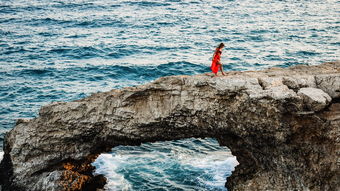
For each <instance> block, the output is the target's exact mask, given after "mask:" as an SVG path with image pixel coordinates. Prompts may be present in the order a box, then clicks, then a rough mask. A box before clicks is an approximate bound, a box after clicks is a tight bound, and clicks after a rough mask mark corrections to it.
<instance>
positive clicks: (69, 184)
mask: <svg viewBox="0 0 340 191" xmlns="http://www.w3.org/2000/svg"><path fill="white" fill-rule="evenodd" d="M339 131H340V62H333V63H325V64H321V65H318V66H294V67H290V68H286V69H282V68H271V69H268V70H264V71H248V72H229V73H227V76H223V77H222V76H220V77H214V78H212V77H210V76H208V75H206V74H202V75H196V76H170V77H163V78H160V79H158V80H156V81H154V82H152V83H149V84H146V85H142V86H137V87H128V88H123V89H116V90H112V91H110V92H104V93H97V94H93V95H92V96H90V97H87V98H84V99H81V100H77V101H73V102H67V103H64V102H59V103H52V104H50V105H47V106H44V107H42V108H41V110H40V112H39V116H38V117H37V118H34V119H29V120H24V119H21V120H18V121H17V124H16V126H15V128H14V129H12V130H11V131H10V132H9V133H8V134H7V135H6V137H5V142H4V152H5V154H4V158H3V160H2V162H1V165H0V168H1V171H0V181H1V185H2V188H3V190H49V191H52V190H95V188H96V187H100V186H102V185H103V184H105V178H103V177H100V176H96V177H94V176H93V175H92V170H93V167H92V166H91V162H92V161H93V160H94V159H95V158H96V157H97V156H98V154H100V153H103V152H106V151H109V150H110V149H111V148H112V147H115V146H117V145H139V144H141V143H143V142H152V141H165V140H175V139H183V138H189V137H201V138H204V137H213V138H216V139H217V140H218V141H219V143H220V144H221V145H224V146H228V147H229V148H230V150H231V151H232V153H233V154H234V155H235V156H236V157H237V160H238V161H239V163H240V164H239V165H238V166H237V167H236V169H235V171H234V172H233V174H232V175H231V176H230V177H229V178H227V183H226V186H227V188H228V189H229V190H336V189H337V188H339V187H340V180H339V178H340V174H339V165H340V164H339V155H340V147H339V146H340V143H339V142H340V136H339Z"/></svg>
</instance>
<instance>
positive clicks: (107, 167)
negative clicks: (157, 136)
mask: <svg viewBox="0 0 340 191" xmlns="http://www.w3.org/2000/svg"><path fill="white" fill-rule="evenodd" d="M92 165H93V166H95V167H96V169H95V171H94V174H95V175H104V176H105V178H106V185H105V187H104V189H105V190H109V191H110V190H145V189H157V188H164V189H166V188H171V189H177V190H220V191H222V190H227V189H226V188H225V183H226V178H227V177H229V176H230V175H231V173H232V171H233V170H234V168H235V166H236V165H238V161H237V160H236V157H235V156H233V155H232V153H231V151H230V150H229V148H228V147H226V146H220V145H219V143H218V142H217V140H216V139H214V138H204V139H203V138H187V139H179V140H174V141H159V142H153V143H143V144H141V145H140V146H117V147H114V148H112V150H111V152H108V153H102V154H101V155H99V156H98V158H97V159H96V160H95V161H94V162H93V163H92Z"/></svg>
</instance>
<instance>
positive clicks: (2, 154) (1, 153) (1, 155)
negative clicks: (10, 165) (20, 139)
mask: <svg viewBox="0 0 340 191" xmlns="http://www.w3.org/2000/svg"><path fill="white" fill-rule="evenodd" d="M3 156H4V152H0V161H2V158H3Z"/></svg>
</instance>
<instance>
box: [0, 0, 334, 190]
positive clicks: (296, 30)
mask: <svg viewBox="0 0 340 191" xmlns="http://www.w3.org/2000/svg"><path fill="white" fill-rule="evenodd" d="M339 10H340V1H336V0H328V1H322V0H311V1H304V0H301V1H292V0H286V1H283V0H281V1H274V0H267V1H255V0H243V1H237V0H210V1H203V0H158V1H146V0H145V1H123V0H115V1H112V0H93V1H87V0H63V1H62V0H53V1H51V0H30V1H27V0H6V1H4V0H0V142H1V143H0V147H2V140H3V136H4V133H5V132H7V131H9V130H10V129H11V128H13V126H14V124H15V119H17V118H31V117H35V116H37V113H38V109H39V108H40V107H41V106H42V105H45V104H48V103H50V102H53V101H70V100H75V99H79V98H83V97H86V96H88V95H90V94H91V93H95V92H102V91H108V90H110V89H113V88H120V87H124V86H133V85H139V84H143V83H146V82H150V81H152V80H154V79H156V78H158V77H161V76H167V75H180V74H188V75H192V74H198V73H203V72H209V66H210V63H211V61H210V59H211V56H212V53H213V49H214V47H215V46H216V45H217V44H218V43H220V42H224V43H225V44H226V48H225V50H224V52H223V55H222V62H223V63H224V65H225V66H224V68H225V69H226V70H259V69H263V68H268V67H272V66H279V67H287V66H291V65H296V64H311V65H314V64H320V63H322V62H326V61H334V60H338V59H339V55H340V52H339V46H340V39H339V38H340V37H339V36H340V34H339V31H340V11H339ZM182 141H183V142H181V141H179V142H166V143H157V144H156V145H154V144H147V145H143V146H142V147H118V148H114V149H113V152H112V153H110V154H104V155H101V156H100V157H99V159H98V160H97V161H96V163H95V164H96V166H97V169H98V172H100V173H103V174H106V175H107V177H108V178H109V180H111V179H112V180H115V179H116V178H117V177H122V179H121V180H122V181H120V183H121V184H118V183H115V184H113V185H112V182H111V183H110V184H108V185H112V189H115V188H116V189H121V188H127V190H131V189H133V190H143V189H144V190H145V189H146V188H147V190H152V189H154V190H160V189H161V188H164V189H166V188H170V187H173V188H177V190H181V189H182V188H183V189H184V190H190V189H192V190H223V189H224V188H223V184H222V183H221V181H220V180H221V179H222V178H223V179H225V177H226V176H228V175H229V174H230V172H231V170H232V169H233V167H234V166H235V164H236V161H235V160H234V159H232V155H231V154H230V152H229V150H228V149H227V148H222V147H219V146H218V144H217V143H216V141H215V140H212V139H207V140H195V139H188V140H182ZM174 144H179V146H178V147H175V146H174ZM186 145H190V146H189V147H186ZM173 148H177V149H178V150H176V152H173V153H171V150H172V149H173ZM195 148H199V149H195ZM206 148H208V149H207V150H206ZM209 149H210V150H209ZM135 150H138V152H137V153H136V152H134V151H135ZM201 150H203V151H204V152H203V153H201V152H200V151H201ZM163 151H164V152H163ZM169 153H170V154H169ZM188 153H189V154H188ZM186 154H188V155H186ZM182 155H185V156H186V157H187V158H190V157H191V158H195V157H196V158H195V159H197V160H199V159H202V158H204V159H205V163H204V162H203V163H204V164H206V165H201V164H202V163H199V162H198V163H192V164H188V163H186V162H185V160H184V162H183V161H182V160H180V156H182ZM162 156H164V157H163V158H162ZM197 156H200V157H199V158H197ZM119 157H121V158H119ZM124 157H125V158H124ZM152 157H154V158H152ZM214 157H215V158H214ZM230 157H231V158H230ZM125 159H129V160H128V161H129V162H126V160H125ZM144 159H145V160H144ZM124 160H125V161H124ZM130 161H131V162H130ZM214 161H215V162H214ZM163 163H164V164H166V165H162V164H163ZM118 164H119V165H118ZM210 164H215V165H216V166H214V167H212V166H209V165H210ZM138 165H139V166H138ZM167 166H171V167H172V168H173V169H174V171H168V170H166V169H167ZM112 169H115V170H113V171H112ZM122 169H125V170H122ZM131 169H140V170H133V171H131ZM212 169H213V170H212ZM219 169H222V170H221V171H220V170H219ZM156 175H157V178H155V177H156ZM221 177H222V178H221ZM159 178H160V179H159ZM144 179H146V180H145V181H144V183H141V182H140V180H144ZM113 182H115V181H113ZM117 182H118V181H117ZM108 189H110V188H108Z"/></svg>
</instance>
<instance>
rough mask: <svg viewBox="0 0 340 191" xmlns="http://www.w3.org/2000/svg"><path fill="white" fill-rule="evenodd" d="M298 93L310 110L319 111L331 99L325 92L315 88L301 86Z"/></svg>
mask: <svg viewBox="0 0 340 191" xmlns="http://www.w3.org/2000/svg"><path fill="white" fill-rule="evenodd" d="M298 95H299V96H302V97H303V100H304V102H305V104H306V105H307V107H308V109H310V110H312V111H320V110H322V109H324V108H325V107H326V106H327V105H328V104H329V103H330V102H331V101H332V98H331V97H330V96H329V95H328V94H327V93H325V92H324V91H322V90H321V89H317V88H301V89H300V90H299V92H298Z"/></svg>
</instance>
